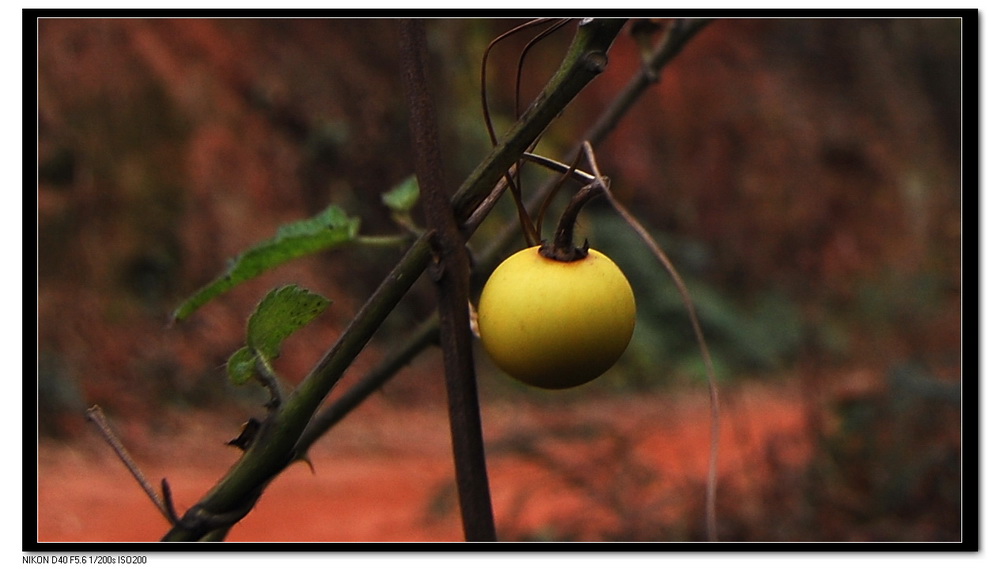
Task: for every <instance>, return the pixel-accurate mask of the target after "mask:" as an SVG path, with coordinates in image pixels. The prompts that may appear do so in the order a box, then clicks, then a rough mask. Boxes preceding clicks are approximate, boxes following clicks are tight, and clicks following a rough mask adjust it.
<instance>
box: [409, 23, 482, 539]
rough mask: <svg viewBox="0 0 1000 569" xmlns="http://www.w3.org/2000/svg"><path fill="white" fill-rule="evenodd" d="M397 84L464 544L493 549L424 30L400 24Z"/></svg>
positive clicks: (460, 249) (464, 268)
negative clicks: (425, 251)
mask: <svg viewBox="0 0 1000 569" xmlns="http://www.w3.org/2000/svg"><path fill="white" fill-rule="evenodd" d="M399 31H400V47H401V52H402V62H403V82H404V84H405V85H404V86H405V90H406V95H407V100H408V102H409V107H410V132H411V135H412V138H413V152H414V154H415V157H416V171H417V181H418V182H419V184H420V200H421V202H422V206H423V209H424V214H425V216H426V218H427V223H428V225H429V226H430V229H431V231H432V232H433V233H432V237H431V248H432V250H433V252H434V257H435V258H434V266H433V268H432V274H433V275H434V277H435V284H436V287H437V296H438V311H439V314H440V317H441V348H442V350H443V352H444V368H445V381H446V384H447V391H448V416H449V419H450V421H451V438H452V450H453V453H454V458H455V474H456V479H457V482H458V497H459V506H460V508H461V511H462V525H463V527H464V528H465V538H466V539H467V540H469V541H496V529H495V527H494V523H493V507H492V503H491V501H490V488H489V479H488V477H487V474H486V453H485V450H484V448H483V434H482V425H481V422H480V417H479V397H478V394H477V390H476V370H475V366H474V364H473V360H472V331H471V329H470V327H469V257H468V253H467V251H466V248H465V237H464V236H463V235H462V232H461V230H460V229H459V226H458V223H457V222H456V220H455V215H454V213H453V210H452V207H451V202H450V200H449V199H448V196H447V195H446V194H445V192H444V181H443V171H444V169H443V165H442V158H441V147H440V144H439V141H438V132H437V117H436V116H435V111H434V105H433V102H432V101H431V95H430V90H429V88H428V85H427V77H426V74H425V70H426V66H427V61H426V60H427V38H426V36H425V32H424V22H423V21H421V20H402V21H400V23H399Z"/></svg>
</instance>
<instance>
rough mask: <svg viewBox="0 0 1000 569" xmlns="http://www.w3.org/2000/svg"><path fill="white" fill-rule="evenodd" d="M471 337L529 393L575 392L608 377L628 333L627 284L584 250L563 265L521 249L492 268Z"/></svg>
mask: <svg viewBox="0 0 1000 569" xmlns="http://www.w3.org/2000/svg"><path fill="white" fill-rule="evenodd" d="M478 312H479V334H480V337H481V338H482V341H483V346H484V347H485V349H486V352H487V353H488V354H489V356H490V358H491V359H492V360H493V361H494V362H495V363H496V364H497V366H498V367H499V368H500V369H502V370H503V371H505V372H507V373H508V374H510V375H511V376H513V377H515V378H517V379H519V380H521V381H523V382H525V383H527V384H530V385H534V386H537V387H543V388H546V389H564V388H568V387H575V386H577V385H582V384H584V383H587V382H588V381H590V380H592V379H594V378H596V377H597V376H599V375H601V374H602V373H604V372H605V371H607V370H608V368H610V367H611V366H612V365H613V364H614V363H615V362H616V361H618V358H619V357H620V356H621V355H622V352H624V351H625V348H626V347H627V346H628V343H629V341H630V340H631V339H632V331H633V329H634V328H635V297H634V295H633V294H632V287H631V286H630V285H629V283H628V279H626V278H625V275H624V274H623V273H622V271H621V269H619V268H618V266H617V265H615V263H614V262H613V261H612V260H611V259H609V258H607V257H606V256H605V255H603V254H602V253H600V252H599V251H596V250H594V249H590V250H589V252H588V254H587V256H586V257H584V258H583V259H580V260H577V261H571V262H563V261H556V260H552V259H549V258H547V257H545V256H543V255H542V254H540V253H539V248H538V247H531V248H528V249H524V250H521V251H519V252H517V253H515V254H513V255H511V256H510V257H508V258H507V260H505V261H504V262H503V263H501V264H500V266H499V267H497V269H496V271H494V272H493V274H492V275H491V276H490V278H489V280H488V281H487V282H486V286H485V287H484V288H483V293H482V296H481V297H480V299H479V308H478Z"/></svg>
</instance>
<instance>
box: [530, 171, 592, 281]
mask: <svg viewBox="0 0 1000 569" xmlns="http://www.w3.org/2000/svg"><path fill="white" fill-rule="evenodd" d="M601 190H602V188H601V185H600V183H598V182H593V183H590V184H587V185H586V186H584V187H582V188H580V190H579V191H578V192H576V193H575V194H573V197H572V198H571V199H570V201H569V204H567V205H566V210H565V211H563V214H562V217H560V218H559V224H558V225H556V232H555V235H554V236H553V239H552V242H551V243H550V242H548V241H546V242H543V243H542V246H541V247H540V248H539V249H538V253H539V254H540V255H542V256H543V257H545V258H547V259H552V260H553V261H560V262H563V263H572V262H573V261H579V260H580V259H584V258H586V257H587V250H588V249H589V245H588V243H587V241H586V240H584V242H583V247H577V246H576V245H574V244H573V228H574V227H576V218H577V216H578V215H579V214H580V211H582V210H583V206H584V204H586V203H587V202H588V201H590V199H591V198H593V197H594V196H596V195H598V194H599V193H601Z"/></svg>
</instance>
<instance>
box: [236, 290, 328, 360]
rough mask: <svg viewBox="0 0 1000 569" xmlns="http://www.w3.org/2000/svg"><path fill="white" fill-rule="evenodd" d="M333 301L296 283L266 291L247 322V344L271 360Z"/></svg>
mask: <svg viewBox="0 0 1000 569" xmlns="http://www.w3.org/2000/svg"><path fill="white" fill-rule="evenodd" d="M328 306H330V300H329V299H327V298H325V297H324V296H322V295H319V294H316V293H314V292H310V291H308V290H306V289H304V288H301V287H299V286H297V285H287V286H283V287H281V288H277V289H274V290H272V291H271V292H269V293H267V296H265V297H264V299H263V300H261V301H260V304H258V305H257V309H256V310H255V311H254V313H253V314H252V315H251V316H250V320H249V322H247V346H249V347H250V349H251V350H253V351H255V352H256V353H257V354H259V355H260V356H261V357H263V358H265V359H266V360H268V361H271V360H273V359H275V358H277V357H278V353H279V352H280V350H281V343H282V342H283V341H285V338H287V337H289V336H291V335H292V334H293V333H294V332H295V331H296V330H298V329H300V328H302V327H303V326H305V325H306V324H308V323H310V322H312V321H313V319H315V318H316V317H317V316H319V315H320V314H321V313H322V312H323V311H324V310H326V308H327V307H328Z"/></svg>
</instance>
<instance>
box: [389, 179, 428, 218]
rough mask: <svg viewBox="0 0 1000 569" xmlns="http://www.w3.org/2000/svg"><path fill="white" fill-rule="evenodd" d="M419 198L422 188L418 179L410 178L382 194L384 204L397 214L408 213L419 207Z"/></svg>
mask: <svg viewBox="0 0 1000 569" xmlns="http://www.w3.org/2000/svg"><path fill="white" fill-rule="evenodd" d="M419 197H420V186H418V185H417V177H416V176H410V177H409V178H407V179H405V180H403V181H402V182H400V183H399V184H398V185H397V186H396V187H395V188H393V189H391V190H389V191H388V192H386V193H384V194H382V203H383V204H385V205H386V206H387V207H388V208H389V209H391V210H392V211H394V212H396V213H407V212H409V211H410V210H411V209H413V206H415V205H417V199H418V198H419Z"/></svg>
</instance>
